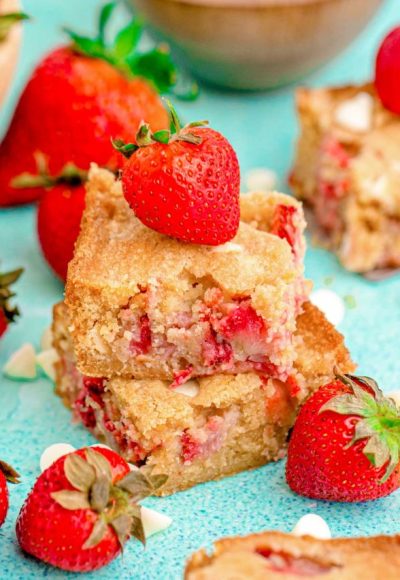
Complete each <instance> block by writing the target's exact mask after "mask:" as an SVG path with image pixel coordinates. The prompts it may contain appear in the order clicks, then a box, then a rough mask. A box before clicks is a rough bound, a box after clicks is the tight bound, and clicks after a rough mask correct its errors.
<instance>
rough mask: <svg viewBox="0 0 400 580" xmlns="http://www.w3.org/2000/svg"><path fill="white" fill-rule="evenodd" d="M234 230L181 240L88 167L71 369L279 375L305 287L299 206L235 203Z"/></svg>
mask: <svg viewBox="0 0 400 580" xmlns="http://www.w3.org/2000/svg"><path fill="white" fill-rule="evenodd" d="M243 208H244V209H243V215H244V218H245V219H247V221H249V222H251V224H247V223H244V222H242V223H241V224H240V228H239V231H238V234H237V236H236V237H235V238H234V239H233V240H232V242H228V243H227V244H224V245H222V246H217V247H208V246H199V245H193V244H185V243H182V242H179V241H177V240H174V239H172V238H168V237H166V236H163V235H161V234H158V233H157V232H155V231H153V230H151V229H149V228H147V227H145V226H144V225H143V224H142V223H141V222H140V221H139V220H138V219H137V218H136V217H135V215H134V214H133V212H132V210H131V209H130V208H129V206H128V204H127V202H126V201H125V199H124V197H123V195H122V191H121V186H120V183H119V182H118V181H116V180H115V178H114V176H113V175H112V174H111V173H109V172H107V171H105V170H100V169H98V168H97V167H95V166H94V167H92V169H91V171H90V178H89V182H88V193H87V198H86V210H85V213H84V216H83V220H82V225H81V234H80V236H79V239H78V241H77V244H76V248H75V256H74V259H73V260H72V262H71V263H70V266H69V270H68V279H67V287H66V303H67V305H68V308H69V310H70V316H71V321H72V323H71V326H70V332H71V334H72V337H73V342H74V349H75V353H76V359H77V366H78V368H79V370H80V371H81V372H82V373H83V374H85V375H88V376H94V377H98V376H108V377H109V376H113V377H114V376H117V375H118V376H135V377H136V378H137V379H142V378H143V379H144V378H153V379H154V378H155V379H165V380H169V381H170V382H171V383H173V384H174V385H175V386H177V385H179V384H182V383H183V382H185V381H187V380H189V379H190V378H192V377H196V376H207V375H212V374H215V373H217V372H219V373H220V372H224V373H243V372H249V371H256V372H261V373H267V374H268V375H270V376H274V377H276V378H278V379H280V380H286V379H287V378H288V376H289V375H290V373H291V369H292V366H293V360H294V356H295V349H294V344H293V336H294V332H295V329H296V318H297V316H298V314H299V313H300V312H301V308H302V304H303V302H304V301H305V299H306V297H307V293H308V290H309V286H308V284H306V283H305V281H304V278H303V254H304V238H303V230H304V227H305V222H304V218H303V213H302V208H301V205H300V204H299V203H298V202H296V201H295V200H293V199H291V198H290V197H288V196H284V195H282V194H271V195H270V196H268V195H267V194H256V195H255V196H250V197H248V198H247V199H246V201H245V202H244V203H243Z"/></svg>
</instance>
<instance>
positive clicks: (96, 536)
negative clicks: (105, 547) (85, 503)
mask: <svg viewBox="0 0 400 580" xmlns="http://www.w3.org/2000/svg"><path fill="white" fill-rule="evenodd" d="M106 532H107V523H106V522H105V521H104V519H103V518H102V517H99V518H98V519H97V521H96V523H95V524H94V526H93V529H92V532H91V534H90V536H89V537H88V539H87V540H86V542H85V543H84V544H83V549H84V550H88V549H89V548H94V547H95V546H97V545H98V544H99V543H100V542H101V540H102V539H103V538H104V534H105V533H106Z"/></svg>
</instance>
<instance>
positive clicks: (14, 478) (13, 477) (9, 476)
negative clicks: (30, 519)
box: [0, 460, 19, 526]
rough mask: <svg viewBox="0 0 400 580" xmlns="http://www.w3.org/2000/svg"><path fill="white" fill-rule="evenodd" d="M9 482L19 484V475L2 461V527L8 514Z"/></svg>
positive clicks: (0, 492)
mask: <svg viewBox="0 0 400 580" xmlns="http://www.w3.org/2000/svg"><path fill="white" fill-rule="evenodd" d="M7 481H9V482H10V483H19V475H18V473H17V472H16V471H15V470H14V469H13V468H12V467H11V465H8V463H6V462H5V461H1V460H0V526H2V525H3V523H4V520H5V519H6V516H7V512H8V489H7Z"/></svg>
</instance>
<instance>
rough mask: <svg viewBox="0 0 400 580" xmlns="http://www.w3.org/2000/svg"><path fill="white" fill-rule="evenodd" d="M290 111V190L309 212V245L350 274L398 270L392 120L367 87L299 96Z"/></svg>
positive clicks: (398, 161) (399, 137) (399, 219)
mask: <svg viewBox="0 0 400 580" xmlns="http://www.w3.org/2000/svg"><path fill="white" fill-rule="evenodd" d="M349 106H350V109H349ZM346 108H347V111H345V112H344V109H346ZM297 109H298V114H299V120H300V128H301V134H300V138H299V141H298V145H297V153H296V159H295V163H294V167H293V171H292V173H291V176H290V183H291V185H292V188H293V191H294V192H295V194H296V196H298V197H299V198H300V199H302V200H305V201H306V202H307V203H308V204H309V205H310V206H311V207H312V210H313V217H314V219H315V232H316V237H317V239H318V240H319V242H321V243H322V244H323V245H326V246H327V247H329V248H331V249H333V250H334V251H335V252H336V253H337V254H338V257H339V259H340V261H341V262H342V264H343V265H344V266H345V267H346V268H347V269H349V270H351V271H355V272H369V271H371V270H380V269H385V268H394V267H399V266H400V117H399V116H396V115H393V114H391V113H390V112H389V111H387V110H386V109H384V108H383V106H382V105H381V103H380V101H379V99H378V97H377V95H376V93H375V90H374V88H373V86H372V85H362V86H347V87H342V88H335V89H329V88H328V89H299V90H298V92H297ZM360 109H362V110H360ZM357 115H362V118H361V121H362V122H361V124H360V123H356V122H355V121H354V117H355V116H357ZM356 120H357V119H356Z"/></svg>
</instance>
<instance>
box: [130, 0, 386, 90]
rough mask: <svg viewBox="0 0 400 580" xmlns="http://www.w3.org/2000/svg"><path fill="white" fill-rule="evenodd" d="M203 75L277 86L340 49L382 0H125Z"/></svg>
mask: <svg viewBox="0 0 400 580" xmlns="http://www.w3.org/2000/svg"><path fill="white" fill-rule="evenodd" d="M127 1H128V2H129V3H130V4H131V5H132V6H133V7H134V9H135V10H137V11H139V12H140V13H141V14H143V16H144V17H145V19H146V20H147V22H148V23H149V25H150V26H151V28H152V29H153V31H154V32H155V33H156V35H157V36H158V37H159V38H162V39H164V40H166V41H168V42H169V43H170V45H171V46H172V47H173V48H174V49H175V51H176V52H177V56H178V57H181V58H182V59H183V61H184V62H185V63H186V64H187V66H189V68H190V69H191V70H192V72H193V73H195V74H196V75H197V76H199V77H200V78H202V79H204V80H205V81H207V82H209V83H212V84H215V85H220V86H224V87H228V88H233V89H244V90H255V89H265V88H271V87H276V86H279V85H284V84H286V83H289V82H291V81H294V80H296V79H299V78H301V77H302V76H304V75H305V74H307V73H309V72H310V71H312V70H313V69H316V68H317V67H319V66H320V65H322V64H323V63H325V62H326V61H328V60H329V59H331V58H332V57H333V56H335V55H336V54H337V53H338V52H340V51H341V50H342V49H344V48H345V47H346V46H347V45H348V44H349V43H350V42H351V41H352V40H353V39H354V38H355V37H356V36H357V34H358V33H359V32H360V31H361V30H362V29H363V28H364V26H365V25H366V24H367V22H368V21H369V19H370V18H371V17H372V15H373V14H374V12H375V11H376V10H377V8H378V7H379V5H380V4H382V2H383V0H247V1H246V0H127Z"/></svg>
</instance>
